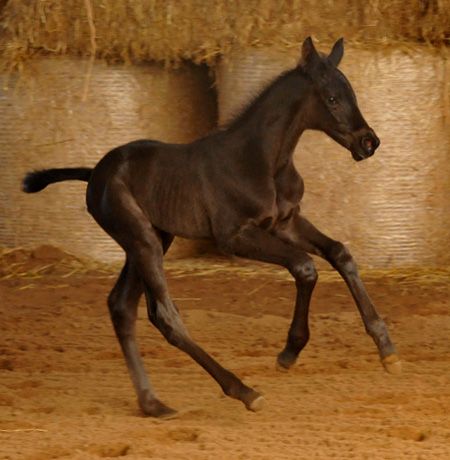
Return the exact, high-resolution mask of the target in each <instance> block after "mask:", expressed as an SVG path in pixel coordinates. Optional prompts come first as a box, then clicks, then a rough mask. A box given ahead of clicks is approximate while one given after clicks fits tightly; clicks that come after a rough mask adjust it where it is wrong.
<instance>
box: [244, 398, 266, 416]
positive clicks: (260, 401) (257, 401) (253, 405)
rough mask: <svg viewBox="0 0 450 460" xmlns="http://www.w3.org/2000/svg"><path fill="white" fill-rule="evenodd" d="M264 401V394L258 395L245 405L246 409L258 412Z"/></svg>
mask: <svg viewBox="0 0 450 460" xmlns="http://www.w3.org/2000/svg"><path fill="white" fill-rule="evenodd" d="M265 401H266V400H265V399H264V396H261V395H259V396H258V397H257V398H255V399H254V400H253V401H252V402H251V403H250V404H249V405H248V406H247V409H248V410H251V411H252V412H258V411H260V410H261V409H262V408H263V407H264V403H265Z"/></svg>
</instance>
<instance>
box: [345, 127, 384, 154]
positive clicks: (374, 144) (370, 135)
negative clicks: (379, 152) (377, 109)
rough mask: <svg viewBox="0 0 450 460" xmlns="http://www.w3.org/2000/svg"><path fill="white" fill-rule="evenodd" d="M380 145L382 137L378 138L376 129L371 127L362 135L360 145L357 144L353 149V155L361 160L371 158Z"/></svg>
mask: <svg viewBox="0 0 450 460" xmlns="http://www.w3.org/2000/svg"><path fill="white" fill-rule="evenodd" d="M379 145H380V139H378V137H377V135H376V134H375V133H374V131H373V130H371V129H370V130H369V131H368V132H367V133H365V134H364V135H363V136H361V140H360V141H359V145H355V147H354V148H353V149H352V150H351V152H352V157H353V159H354V160H355V161H361V160H364V159H366V158H369V157H371V156H372V155H373V154H374V153H375V150H376V149H377V148H378V146H379Z"/></svg>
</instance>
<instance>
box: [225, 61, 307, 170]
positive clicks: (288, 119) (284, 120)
mask: <svg viewBox="0 0 450 460" xmlns="http://www.w3.org/2000/svg"><path fill="white" fill-rule="evenodd" d="M309 91H310V83H309V79H308V78H307V77H306V75H305V74H304V72H303V70H302V69H301V68H296V69H294V70H292V71H290V72H288V73H286V74H285V75H283V76H281V77H279V78H278V79H277V80H275V81H274V82H273V83H272V84H271V85H270V86H269V87H268V88H267V89H266V90H265V91H264V92H263V93H262V94H261V95H260V96H259V97H258V98H257V99H256V100H255V101H254V102H253V104H251V105H250V106H249V107H248V108H247V110H245V112H243V114H242V115H241V116H240V117H239V118H238V119H237V120H236V121H235V122H234V123H233V124H232V125H231V126H230V131H231V132H234V133H236V134H238V133H239V134H241V133H242V135H243V136H244V137H246V138H248V139H251V141H252V143H253V142H256V145H255V146H254V147H255V148H253V149H252V152H245V153H244V155H258V154H260V155H263V158H261V160H262V161H265V162H266V163H268V164H269V165H270V166H271V168H272V169H273V172H274V173H276V172H277V171H278V170H279V169H280V168H282V167H283V166H284V165H285V164H286V163H287V162H289V160H290V159H291V157H292V154H293V152H294V149H295V146H296V145H297V143H298V140H299V138H300V136H301V134H302V133H303V131H304V130H305V129H306V124H307V120H306V117H305V111H306V110H305V109H306V105H307V100H308V94H309Z"/></svg>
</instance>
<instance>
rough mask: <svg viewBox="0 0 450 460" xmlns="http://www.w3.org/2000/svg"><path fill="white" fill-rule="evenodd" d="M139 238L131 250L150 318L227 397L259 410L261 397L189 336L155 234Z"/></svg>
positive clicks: (147, 232) (147, 234)
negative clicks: (168, 279)
mask: <svg viewBox="0 0 450 460" xmlns="http://www.w3.org/2000/svg"><path fill="white" fill-rule="evenodd" d="M141 237H142V239H141V241H137V242H136V244H135V246H134V248H133V252H134V254H136V258H137V261H138V267H139V274H140V277H141V280H142V283H143V287H144V292H145V295H146V298H147V308H148V315H149V319H150V321H151V322H152V323H153V324H154V325H155V326H156V327H157V328H158V329H159V331H160V332H161V333H162V334H163V335H164V337H165V338H166V340H167V341H168V342H169V343H170V344H171V345H173V346H175V347H177V348H179V349H180V350H182V351H184V352H185V353H187V354H188V355H190V356H191V357H192V358H193V359H194V360H195V361H197V363H199V364H200V365H201V366H202V367H203V368H204V369H205V370H206V371H207V372H208V373H209V374H210V375H211V376H212V377H213V378H214V379H215V380H216V381H217V383H218V384H219V385H220V386H221V387H222V390H223V392H224V393H225V394H226V395H227V396H230V397H232V398H235V399H238V400H240V401H242V402H243V403H244V404H245V406H246V408H247V409H249V410H253V411H257V410H260V409H261V408H262V406H263V402H264V398H263V397H262V396H261V395H260V394H259V393H257V392H256V391H254V390H252V389H251V388H249V387H247V386H246V385H244V384H243V383H242V382H241V380H239V379H238V378H237V377H236V376H235V375H234V374H233V373H231V372H230V371H228V370H226V369H224V368H223V367H222V366H220V364H218V363H217V362H216V361H215V360H214V359H213V358H212V357H211V356H210V355H208V354H207V353H206V352H205V351H204V350H203V349H202V348H201V347H199V346H198V345H197V344H196V343H195V342H194V341H193V340H192V339H191V337H190V336H189V333H188V331H187V329H186V327H185V326H184V324H183V322H182V320H181V317H180V315H179V313H178V309H177V307H176V306H175V304H174V303H173V302H172V300H171V298H170V297H169V293H168V290H167V285H166V279H165V277H164V273H163V267H162V251H161V247H160V244H159V241H158V234H157V232H156V231H149V230H148V229H147V230H146V231H145V234H143V235H141Z"/></svg>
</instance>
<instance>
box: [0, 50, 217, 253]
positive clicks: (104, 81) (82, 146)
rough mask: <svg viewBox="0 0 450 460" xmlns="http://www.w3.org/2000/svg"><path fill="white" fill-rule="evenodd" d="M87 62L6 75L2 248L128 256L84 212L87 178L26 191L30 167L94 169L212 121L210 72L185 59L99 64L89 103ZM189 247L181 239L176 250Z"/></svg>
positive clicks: (1, 104)
mask: <svg viewBox="0 0 450 460" xmlns="http://www.w3.org/2000/svg"><path fill="white" fill-rule="evenodd" d="M87 66H88V63H87V62H86V61H85V60H80V59H73V58H68V57H62V58H41V59H36V60H33V61H32V63H30V68H29V71H30V73H32V75H33V78H20V76H18V75H15V76H9V77H6V76H1V75H0V129H1V136H0V158H1V162H2V168H1V170H0V181H1V183H2V187H1V189H0V216H1V220H0V244H4V245H7V246H9V247H13V246H15V247H21V246H32V247H35V246H39V245H41V244H53V245H55V246H58V247H60V248H62V249H64V250H67V251H70V252H74V253H77V254H79V255H82V256H91V257H94V258H98V259H103V260H112V259H116V258H122V251H121V249H120V248H119V247H118V246H117V245H116V244H115V243H114V242H113V241H112V240H111V239H110V238H109V237H108V236H107V235H106V234H105V233H104V232H103V230H101V229H100V228H99V227H98V226H97V224H96V223H95V222H94V221H93V219H92V218H91V216H90V215H89V214H88V213H87V211H86V206H85V190H86V184H85V183H77V182H65V183H61V184H55V185H53V186H51V187H49V188H48V189H46V190H44V191H43V192H41V193H39V194H36V195H25V194H24V193H23V192H21V191H20V182H21V179H22V177H23V175H24V174H25V172H27V171H30V170H33V169H41V168H48V167H68V166H79V165H86V166H94V165H95V164H96V163H97V161H98V160H99V159H100V158H101V157H102V156H103V155H104V154H105V153H106V152H107V151H108V150H110V149H111V148H113V147H116V146H118V145H121V144H124V143H126V142H129V141H133V140H136V139H140V138H156V139H164V140H166V141H169V142H188V141H191V140H193V139H195V138H197V137H199V136H201V135H204V134H206V133H207V132H209V131H210V130H211V129H213V127H214V125H215V119H216V106H215V97H214V95H213V94H212V93H211V92H210V90H209V87H210V85H211V83H210V81H209V79H208V77H207V74H205V71H204V69H200V68H198V67H196V66H193V65H187V64H186V65H183V66H181V67H180V68H179V69H178V70H172V71H171V72H167V71H166V70H165V69H163V68H162V67H161V66H158V65H141V66H133V67H124V66H122V65H117V66H106V65H105V64H101V63H98V64H96V65H95V67H94V70H93V73H92V78H91V83H90V87H89V93H88V98H87V100H86V101H83V100H82V94H83V90H84V85H85V75H86V69H87ZM206 72H207V71H206ZM6 84H7V86H8V90H5V89H4V87H5V86H6ZM186 250H189V248H186V247H185V245H184V246H183V245H179V247H178V252H179V253H184V252H185V251H186ZM175 252H177V251H176V249H175Z"/></svg>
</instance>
